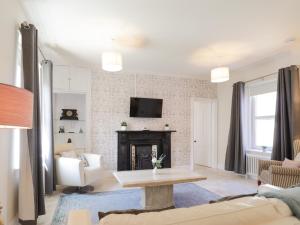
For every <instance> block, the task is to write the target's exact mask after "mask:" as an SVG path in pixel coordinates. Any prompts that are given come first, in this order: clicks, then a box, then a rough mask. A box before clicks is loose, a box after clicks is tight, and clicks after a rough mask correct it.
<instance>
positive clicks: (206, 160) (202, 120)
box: [192, 99, 216, 167]
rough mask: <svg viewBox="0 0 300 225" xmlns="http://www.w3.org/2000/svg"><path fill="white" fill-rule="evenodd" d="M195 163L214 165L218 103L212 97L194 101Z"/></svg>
mask: <svg viewBox="0 0 300 225" xmlns="http://www.w3.org/2000/svg"><path fill="white" fill-rule="evenodd" d="M192 115H193V117H192V118H193V119H192V133H193V135H192V138H193V139H192V146H193V159H192V160H193V163H194V164H196V165H201V166H208V167H212V166H213V165H214V164H215V163H214V162H213V161H214V151H215V144H214V141H215V140H214V139H215V135H214V132H215V131H216V129H215V125H216V121H215V120H216V103H215V101H214V100H212V99H197V100H194V101H193V102H192Z"/></svg>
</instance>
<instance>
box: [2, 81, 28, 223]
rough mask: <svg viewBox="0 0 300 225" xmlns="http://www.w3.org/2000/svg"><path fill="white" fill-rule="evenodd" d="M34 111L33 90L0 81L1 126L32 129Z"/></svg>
mask: <svg viewBox="0 0 300 225" xmlns="http://www.w3.org/2000/svg"><path fill="white" fill-rule="evenodd" d="M32 112H33V94H32V92H30V91H28V90H26V89H23V88H18V87H15V86H11V85H7V84H2V83H0V128H19V129H31V128H32V117H33V113H32ZM0 204H1V203H0ZM1 209H2V207H1V205H0V225H2V224H3V221H2V219H1Z"/></svg>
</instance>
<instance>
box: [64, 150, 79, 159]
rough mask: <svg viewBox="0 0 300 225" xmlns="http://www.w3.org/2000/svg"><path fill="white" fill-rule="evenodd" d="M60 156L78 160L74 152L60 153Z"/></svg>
mask: <svg viewBox="0 0 300 225" xmlns="http://www.w3.org/2000/svg"><path fill="white" fill-rule="evenodd" d="M60 155H61V156H62V157H65V158H74V159H77V158H78V155H77V153H76V152H75V151H68V152H61V153H60Z"/></svg>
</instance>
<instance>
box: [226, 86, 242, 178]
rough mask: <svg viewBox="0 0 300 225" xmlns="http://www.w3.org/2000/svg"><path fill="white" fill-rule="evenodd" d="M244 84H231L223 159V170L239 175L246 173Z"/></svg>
mask: <svg viewBox="0 0 300 225" xmlns="http://www.w3.org/2000/svg"><path fill="white" fill-rule="evenodd" d="M244 121H245V83H244V82H237V83H235V84H233V92H232V104H231V119H230V129H229V135H228V144H227V149H226V157H225V170H228V171H234V172H236V173H239V174H245V173H246V152H245V146H244V140H245V139H244V131H243V129H244V127H245V122H244Z"/></svg>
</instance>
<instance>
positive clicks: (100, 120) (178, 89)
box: [92, 73, 217, 169]
mask: <svg viewBox="0 0 300 225" xmlns="http://www.w3.org/2000/svg"><path fill="white" fill-rule="evenodd" d="M135 84H136V96H137V97H147V98H162V99H163V115H162V118H158V119H152V118H150V119H148V118H147V119H145V118H130V117H129V109H130V97H134V96H135ZM192 97H202V98H216V97H217V86H216V85H215V84H212V83H210V81H205V80H197V79H184V78H175V77H167V76H155V75H140V74H138V75H135V74H133V75H130V74H106V73H94V74H93V75H92V151H93V152H96V153H99V154H102V156H103V159H104V160H103V162H104V167H105V168H107V169H116V168H117V133H116V132H115V131H116V130H119V129H120V123H121V122H122V121H126V122H127V124H128V129H132V130H141V129H143V128H144V127H146V128H147V129H150V130H162V129H163V128H164V125H165V124H166V123H168V124H169V125H170V128H171V129H174V130H176V131H177V132H176V133H172V166H182V165H188V164H189V162H190V151H191V147H190V140H191V131H190V130H191V122H190V121H191V103H190V102H191V98H192Z"/></svg>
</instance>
